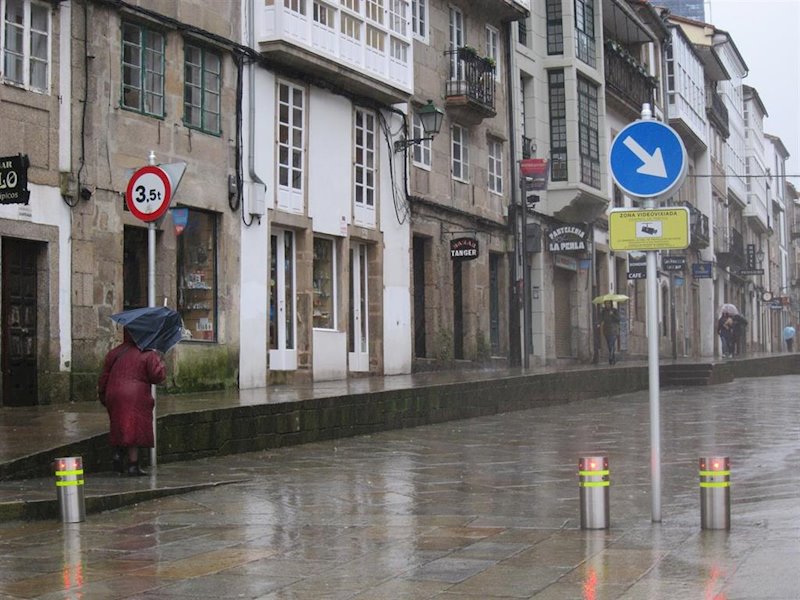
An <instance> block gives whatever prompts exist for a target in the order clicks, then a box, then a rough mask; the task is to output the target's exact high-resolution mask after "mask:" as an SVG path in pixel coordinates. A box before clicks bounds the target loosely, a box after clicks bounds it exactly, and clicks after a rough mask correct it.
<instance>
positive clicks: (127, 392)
mask: <svg viewBox="0 0 800 600" xmlns="http://www.w3.org/2000/svg"><path fill="white" fill-rule="evenodd" d="M124 333H125V341H124V342H123V343H122V344H120V345H119V346H117V347H116V348H113V349H112V350H111V351H110V352H109V353H108V354H107V355H106V359H105V362H104V363H103V372H102V373H101V374H100V380H99V381H98V383H97V390H98V394H99V397H100V402H102V403H103V405H104V406H105V407H106V410H107V411H108V419H109V421H110V424H111V431H110V434H109V441H110V443H111V445H112V446H123V447H126V448H127V447H141V448H152V447H153V444H154V440H153V407H154V406H155V400H154V399H153V396H152V394H151V393H150V385H151V384H157V383H161V382H162V381H164V379H166V377H167V370H166V366H165V365H164V361H163V360H161V357H160V356H159V355H158V353H157V352H153V351H151V350H148V351H145V352H142V351H141V350H139V348H137V347H136V344H134V343H133V340H132V339H131V337H130V336H129V335H128V332H127V331H125V332H124Z"/></svg>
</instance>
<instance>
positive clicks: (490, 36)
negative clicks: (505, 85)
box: [486, 25, 501, 81]
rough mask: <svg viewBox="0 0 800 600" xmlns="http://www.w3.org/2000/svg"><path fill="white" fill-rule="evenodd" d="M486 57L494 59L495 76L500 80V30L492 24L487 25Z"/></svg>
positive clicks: (496, 79)
mask: <svg viewBox="0 0 800 600" xmlns="http://www.w3.org/2000/svg"><path fill="white" fill-rule="evenodd" d="M486 57H487V58H491V59H492V60H493V61H494V78H495V81H500V73H501V69H500V32H499V31H498V30H497V29H496V28H494V27H492V26H491V25H487V26H486Z"/></svg>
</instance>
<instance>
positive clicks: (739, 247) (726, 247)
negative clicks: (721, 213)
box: [717, 227, 745, 267]
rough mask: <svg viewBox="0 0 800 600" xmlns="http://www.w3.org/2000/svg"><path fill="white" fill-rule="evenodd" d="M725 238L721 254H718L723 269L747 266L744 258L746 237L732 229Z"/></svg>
mask: <svg viewBox="0 0 800 600" xmlns="http://www.w3.org/2000/svg"><path fill="white" fill-rule="evenodd" d="M726 233H727V235H725V236H724V240H725V239H726V240H727V243H725V241H724V240H723V245H722V248H721V252H718V253H717V261H718V262H719V263H720V265H721V266H723V267H728V266H730V265H737V266H740V267H741V266H743V265H744V264H745V256H744V237H743V236H742V234H741V233H740V232H739V231H737V230H736V229H734V228H733V227H731V228H730V229H729V230H728V231H727V232H726Z"/></svg>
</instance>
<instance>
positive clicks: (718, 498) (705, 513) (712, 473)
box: [700, 456, 731, 529]
mask: <svg viewBox="0 0 800 600" xmlns="http://www.w3.org/2000/svg"><path fill="white" fill-rule="evenodd" d="M730 469H731V461H730V459H729V458H728V457H727V456H707V457H703V458H700V526H701V527H702V528H703V529H730V528H731V470H730Z"/></svg>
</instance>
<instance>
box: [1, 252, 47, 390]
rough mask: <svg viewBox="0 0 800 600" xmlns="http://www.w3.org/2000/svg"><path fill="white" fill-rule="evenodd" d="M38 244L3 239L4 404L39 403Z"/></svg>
mask: <svg viewBox="0 0 800 600" xmlns="http://www.w3.org/2000/svg"><path fill="white" fill-rule="evenodd" d="M37 250H38V246H37V244H36V243H35V242H28V241H24V240H16V239H10V238H4V239H3V245H2V253H3V262H2V269H3V271H2V285H3V293H2V303H3V306H2V329H3V330H2V338H3V347H2V352H3V358H2V371H3V405H4V406H32V405H35V404H37V385H36V380H37V370H36V256H37Z"/></svg>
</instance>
